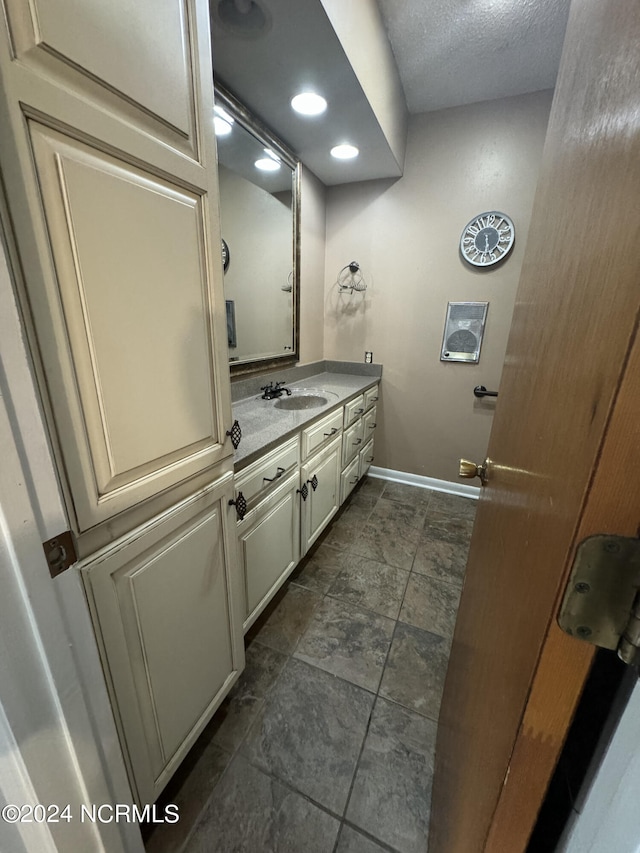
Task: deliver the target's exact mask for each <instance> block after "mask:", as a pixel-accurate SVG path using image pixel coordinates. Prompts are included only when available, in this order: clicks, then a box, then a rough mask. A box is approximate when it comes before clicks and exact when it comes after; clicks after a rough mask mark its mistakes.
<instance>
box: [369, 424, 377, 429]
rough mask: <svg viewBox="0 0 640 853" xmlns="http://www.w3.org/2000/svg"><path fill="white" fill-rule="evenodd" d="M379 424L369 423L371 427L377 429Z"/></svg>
mask: <svg viewBox="0 0 640 853" xmlns="http://www.w3.org/2000/svg"><path fill="white" fill-rule="evenodd" d="M377 426H378V424H369V429H375V428H376V427H377Z"/></svg>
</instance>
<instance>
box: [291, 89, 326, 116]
mask: <svg viewBox="0 0 640 853" xmlns="http://www.w3.org/2000/svg"><path fill="white" fill-rule="evenodd" d="M291 106H292V108H293V109H294V110H295V111H296V112H297V113H300V114H301V115H303V116H319V115H321V114H322V113H323V112H324V111H325V110H326V108H327V102H326V100H325V99H324V98H323V97H322V95H317V94H316V93H315V92H300V94H299V95H296V96H295V97H294V98H291Z"/></svg>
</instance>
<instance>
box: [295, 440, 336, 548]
mask: <svg viewBox="0 0 640 853" xmlns="http://www.w3.org/2000/svg"><path fill="white" fill-rule="evenodd" d="M341 454H342V436H341V435H338V436H336V437H335V438H333V439H332V440H331V441H330V442H329V444H328V445H327V447H325V448H324V450H322V451H320V452H319V453H316V454H315V455H314V456H313V457H311V459H308V460H307V461H306V462H305V463H304V464H303V465H302V467H301V469H300V481H301V486H300V490H301V492H302V494H301V497H302V528H301V534H302V553H303V554H306V553H307V551H308V550H309V548H310V547H311V546H312V545H313V543H314V542H315V541H316V539H317V538H318V536H320V534H321V533H322V531H323V530H324V529H325V527H326V526H327V524H329V522H330V521H331V519H332V518H333V516H334V515H335V514H336V512H337V511H338V508H339V507H340V468H341Z"/></svg>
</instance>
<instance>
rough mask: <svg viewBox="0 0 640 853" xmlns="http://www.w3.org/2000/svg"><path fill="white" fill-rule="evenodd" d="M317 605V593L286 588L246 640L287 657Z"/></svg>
mask: <svg viewBox="0 0 640 853" xmlns="http://www.w3.org/2000/svg"><path fill="white" fill-rule="evenodd" d="M321 601H322V596H321V595H319V594H318V593H317V592H313V590H310V589H304V587H301V586H296V585H295V584H289V586H287V588H286V590H285V591H284V593H283V594H282V595H281V596H279V597H278V599H277V600H276V601H274V603H273V604H272V606H271V607H270V608H269V610H268V612H266V613H265V614H263V616H262V617H261V618H260V619H259V620H258V622H256V624H255V625H254V626H252V628H251V630H250V631H249V633H248V634H247V637H248V638H249V639H250V640H251V641H253V640H257V641H258V642H259V643H262V645H263V646H269V648H270V649H275V650H276V651H278V652H283V653H284V654H291V652H293V650H294V649H295V647H296V646H297V645H298V640H299V639H300V637H301V636H302V635H303V634H304V632H305V631H306V629H307V625H308V624H309V622H310V620H311V617H312V616H313V611H314V610H315V609H316V607H317V606H318V604H319V603H320V602H321Z"/></svg>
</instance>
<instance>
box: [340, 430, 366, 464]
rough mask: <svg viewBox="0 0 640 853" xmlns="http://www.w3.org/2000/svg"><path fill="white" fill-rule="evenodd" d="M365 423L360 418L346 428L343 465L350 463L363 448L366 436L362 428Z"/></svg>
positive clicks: (343, 441) (343, 442) (343, 438)
mask: <svg viewBox="0 0 640 853" xmlns="http://www.w3.org/2000/svg"><path fill="white" fill-rule="evenodd" d="M363 426H364V424H363V423H362V418H358V420H357V421H356V422H355V424H353V426H350V427H349V429H347V430H345V432H344V435H343V437H342V467H343V468H344V467H345V465H348V464H349V462H351V460H352V459H353V458H354V457H356V456H357V455H358V453H359V452H360V449H361V448H362V444H363V439H364V436H363V434H362V428H363Z"/></svg>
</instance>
